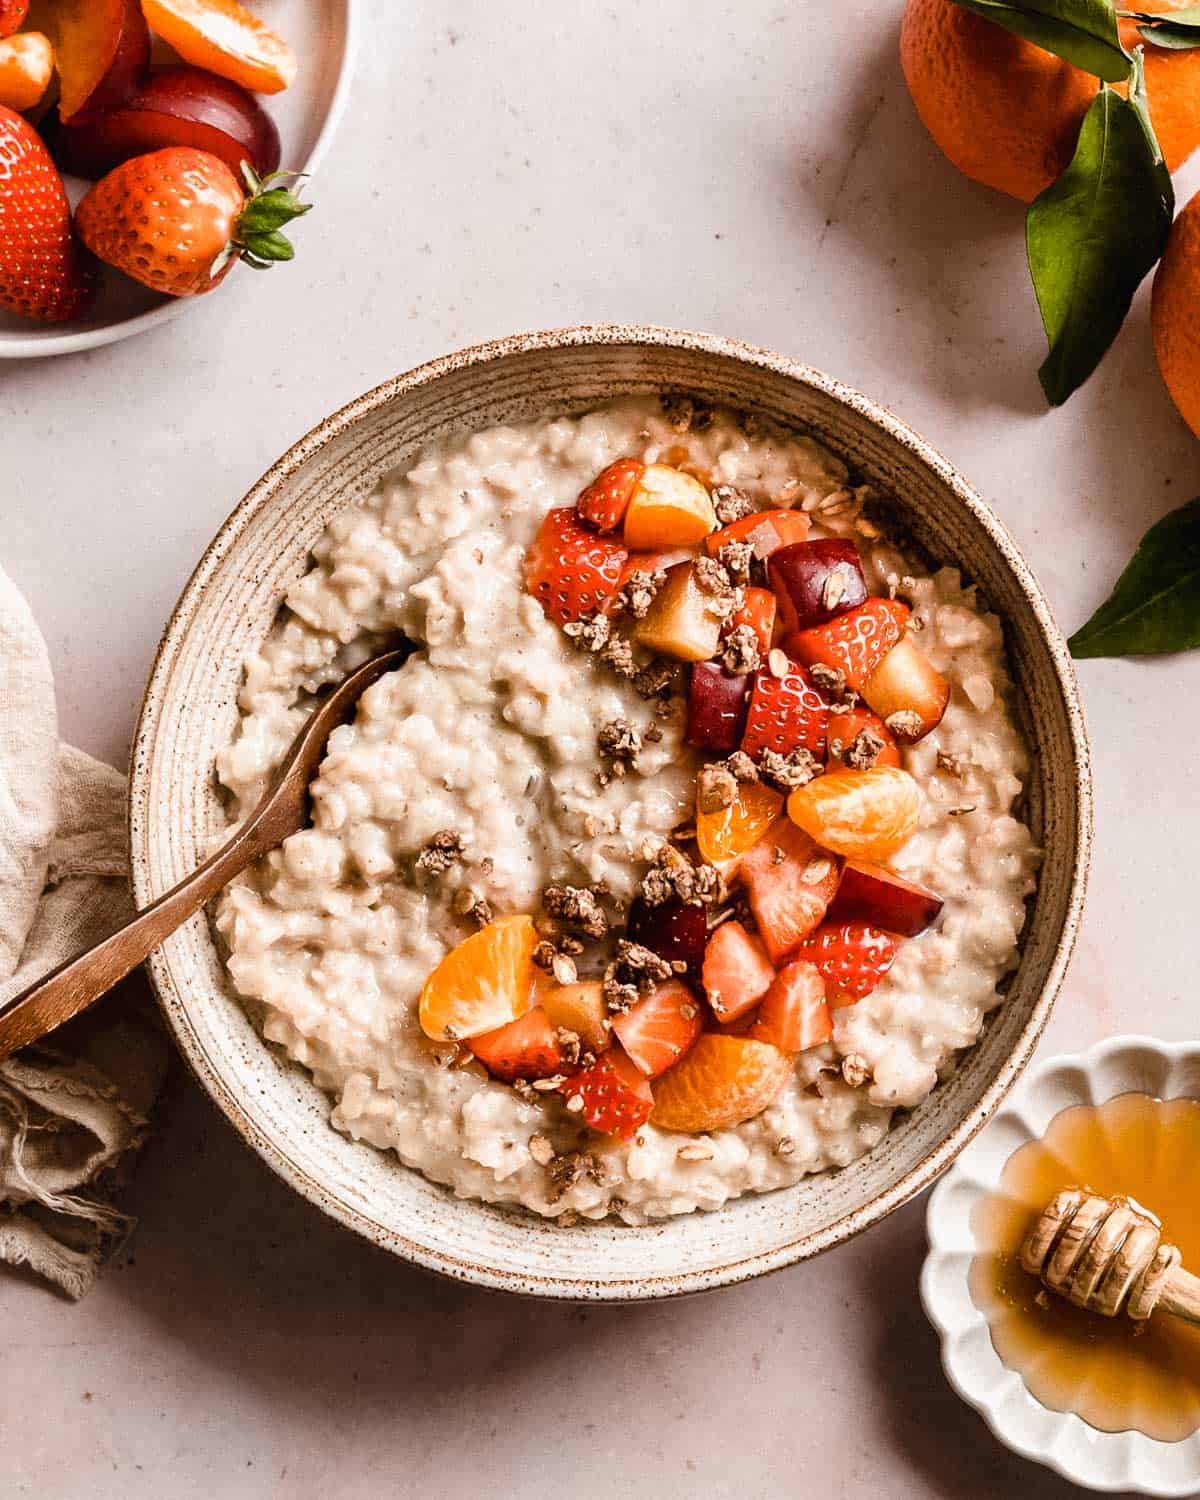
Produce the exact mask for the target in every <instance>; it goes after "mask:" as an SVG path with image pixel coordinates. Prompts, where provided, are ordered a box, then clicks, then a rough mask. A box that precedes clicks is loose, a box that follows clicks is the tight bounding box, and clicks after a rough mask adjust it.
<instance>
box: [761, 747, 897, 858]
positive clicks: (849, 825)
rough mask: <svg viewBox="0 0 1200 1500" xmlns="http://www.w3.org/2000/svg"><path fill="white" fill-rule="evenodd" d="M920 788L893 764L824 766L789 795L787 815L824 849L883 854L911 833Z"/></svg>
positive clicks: (851, 855)
mask: <svg viewBox="0 0 1200 1500" xmlns="http://www.w3.org/2000/svg"><path fill="white" fill-rule="evenodd" d="M922 800H923V799H922V796H921V788H920V787H919V786H918V785H917V783H916V782H915V781H914V780H913V778H912V777H911V776H910V775H909V774H908V772H907V771H902V770H900V768H899V767H898V766H881V765H877V766H873V767H872V768H871V770H869V771H827V772H826V773H825V775H824V776H818V777H817V779H816V780H815V781H810V782H809V783H808V785H807V786H802V787H797V788H796V790H795V791H794V792H793V793H792V794H791V796H790V797H789V798H788V817H790V818H791V820H792V822H793V823H796V824H797V825H798V826H799V827H801V828H802V829H803V830H804V832H805V833H807V834H808V836H809V838H811V839H815V840H816V841H817V843H818V844H820V845H821V846H822V847H823V848H825V849H832V850H833V852H834V853H835V854H844V855H846V856H847V857H848V858H850V859H871V860H881V859H887V857H888V856H889V855H891V854H895V852H896V850H897V849H899V848H900V846H901V845H902V844H904V843H906V842H907V841H908V839H909V838H910V837H911V836H912V834H913V833H915V832H916V828H917V824H918V823H919V822H920V820H921V803H922Z"/></svg>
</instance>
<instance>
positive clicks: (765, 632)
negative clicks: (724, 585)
mask: <svg viewBox="0 0 1200 1500" xmlns="http://www.w3.org/2000/svg"><path fill="white" fill-rule="evenodd" d="M778 607H779V606H778V604H777V603H776V601H775V595H774V594H773V593H772V592H771V590H770V589H756V588H748V589H746V590H745V591H744V592H743V595H742V603H741V607H740V608H739V609H736V610H734V612H733V614H732V615H731V616H730V617H729V629H730V630H736V629H737V628H738V626H739V625H749V627H750V629H751V630H753V632H754V634H755V635H756V636H757V637H758V649H759V650H760V651H761V652H762V654H763V656H764V657H765V656H766V654H767V652H768V651H770V649H771V642H772V640H773V639H774V636H775V611H776V610H777V609H778Z"/></svg>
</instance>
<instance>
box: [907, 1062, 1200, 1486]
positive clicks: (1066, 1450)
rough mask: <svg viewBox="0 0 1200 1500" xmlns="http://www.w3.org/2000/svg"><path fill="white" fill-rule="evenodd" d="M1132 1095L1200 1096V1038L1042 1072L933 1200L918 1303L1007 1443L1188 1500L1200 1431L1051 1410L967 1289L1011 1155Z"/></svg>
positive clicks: (1083, 1480)
mask: <svg viewBox="0 0 1200 1500" xmlns="http://www.w3.org/2000/svg"><path fill="white" fill-rule="evenodd" d="M1128 1093H1142V1094H1150V1095H1153V1096H1154V1097H1156V1098H1159V1099H1174V1098H1197V1097H1200V1042H1180V1043H1173V1044H1172V1043H1166V1042H1158V1041H1155V1040H1154V1039H1153V1038H1151V1037H1141V1036H1121V1037H1114V1038H1112V1040H1110V1041H1107V1042H1103V1043H1101V1044H1100V1045H1099V1046H1097V1047H1093V1048H1092V1049H1091V1050H1090V1051H1088V1052H1083V1053H1078V1054H1070V1055H1068V1056H1065V1057H1059V1058H1051V1059H1048V1060H1047V1061H1045V1062H1043V1063H1040V1064H1038V1065H1036V1066H1035V1067H1033V1068H1032V1069H1031V1070H1030V1072H1029V1073H1028V1074H1027V1075H1026V1077H1025V1078H1024V1080H1023V1081H1022V1083H1021V1085H1020V1086H1019V1087H1018V1088H1017V1089H1016V1090H1015V1092H1014V1093H1013V1095H1012V1097H1011V1098H1010V1099H1009V1100H1008V1101H1007V1102H1006V1104H1005V1105H1004V1107H1003V1108H1002V1109H1001V1110H1000V1111H999V1112H998V1113H997V1114H996V1115H995V1117H994V1118H993V1119H992V1121H991V1123H990V1124H989V1125H988V1126H987V1128H986V1129H985V1130H983V1131H981V1132H980V1134H979V1135H977V1136H976V1137H975V1139H974V1140H973V1141H972V1142H971V1144H970V1145H969V1146H968V1147H967V1148H966V1150H965V1151H964V1152H963V1153H962V1154H961V1155H960V1156H959V1158H958V1160H957V1162H956V1163H955V1165H954V1166H953V1168H952V1169H951V1170H950V1172H949V1173H948V1174H947V1175H946V1177H944V1178H943V1180H942V1181H941V1183H940V1184H939V1185H938V1187H937V1188H936V1189H935V1191H934V1192H933V1194H932V1195H931V1197H930V1200H929V1208H928V1212H927V1216H926V1222H927V1228H928V1234H929V1253H928V1255H927V1256H926V1259H925V1265H924V1269H923V1270H922V1273H921V1301H922V1303H923V1305H924V1307H925V1311H926V1313H927V1315H928V1317H929V1319H930V1321H931V1322H932V1323H933V1325H934V1327H935V1328H936V1329H937V1330H938V1333H939V1334H940V1335H941V1341H942V1365H943V1368H944V1369H945V1371H946V1376H947V1378H948V1380H949V1381H950V1384H951V1385H952V1386H953V1387H954V1389H955V1390H956V1391H957V1392H958V1394H959V1395H960V1396H961V1397H962V1398H963V1400H964V1401H966V1402H968V1403H969V1404H970V1405H971V1406H973V1407H974V1408H975V1409H976V1410H977V1411H978V1412H979V1413H980V1415H981V1416H982V1417H983V1418H984V1420H985V1421H986V1422H987V1424H988V1426H989V1427H990V1428H991V1429H992V1431H993V1432H994V1433H995V1435H996V1436H997V1437H998V1438H999V1439H1000V1441H1001V1442H1003V1443H1005V1444H1006V1445H1007V1446H1008V1447H1010V1448H1012V1449H1013V1450H1014V1451H1015V1452H1017V1453H1020V1454H1022V1455H1023V1456H1024V1457H1026V1458H1031V1459H1033V1460H1034V1461H1035V1462H1037V1463H1042V1464H1045V1465H1047V1466H1048V1467H1049V1468H1051V1469H1054V1470H1056V1471H1057V1472H1058V1473H1059V1474H1061V1475H1063V1477H1064V1478H1066V1479H1070V1480H1072V1481H1073V1482H1074V1483H1076V1484H1079V1485H1084V1486H1086V1487H1087V1488H1089V1489H1093V1490H1106V1491H1113V1490H1136V1491H1139V1492H1141V1493H1143V1494H1147V1495H1190V1494H1192V1493H1193V1492H1194V1491H1195V1490H1197V1489H1200V1431H1196V1432H1194V1433H1192V1434H1191V1435H1190V1436H1189V1437H1186V1438H1184V1439H1182V1440H1181V1441H1179V1442H1162V1441H1159V1440H1157V1439H1155V1438H1150V1437H1147V1436H1146V1435H1145V1434H1144V1433H1141V1432H1133V1431H1126V1432H1101V1431H1099V1430H1097V1429H1096V1428H1094V1427H1091V1426H1089V1425H1088V1424H1087V1423H1086V1422H1084V1421H1083V1420H1081V1418H1080V1417H1078V1416H1076V1415H1075V1413H1073V1412H1060V1411H1052V1410H1050V1409H1049V1408H1048V1407H1046V1406H1043V1405H1042V1403H1041V1402H1040V1401H1038V1400H1037V1399H1036V1398H1035V1397H1034V1396H1033V1395H1031V1394H1030V1392H1029V1390H1028V1389H1027V1387H1026V1385H1025V1382H1024V1380H1023V1379H1022V1377H1021V1375H1020V1374H1019V1372H1018V1371H1016V1370H1013V1369H1010V1368H1009V1367H1008V1366H1006V1365H1005V1364H1004V1363H1003V1362H1002V1361H1001V1359H1000V1357H999V1355H998V1354H997V1353H996V1350H995V1348H994V1347H993V1345H992V1338H991V1331H990V1328H989V1325H988V1320H987V1317H986V1316H985V1314H984V1312H983V1311H982V1310H981V1309H980V1308H979V1307H977V1306H976V1305H975V1302H974V1300H973V1299H972V1296H971V1291H970V1287H969V1281H968V1278H969V1274H970V1269H971V1263H972V1261H973V1259H974V1258H975V1255H976V1252H977V1249H978V1246H977V1241H976V1235H975V1232H974V1230H973V1228H972V1221H973V1214H974V1211H975V1208H976V1205H977V1204H978V1203H979V1202H980V1201H981V1200H982V1199H983V1198H984V1197H985V1196H986V1195H988V1194H991V1193H993V1192H995V1190H996V1188H997V1186H998V1185H999V1182H1000V1177H1001V1174H1002V1172H1003V1171H1004V1167H1005V1165H1006V1163H1007V1162H1008V1161H1009V1159H1010V1157H1011V1156H1012V1155H1013V1153H1014V1152H1015V1151H1017V1150H1019V1149H1020V1147H1022V1146H1023V1145H1025V1144H1026V1143H1027V1142H1029V1141H1033V1140H1038V1139H1040V1138H1041V1137H1042V1136H1043V1135H1044V1133H1045V1131H1046V1129H1047V1127H1048V1126H1049V1124H1050V1122H1051V1120H1052V1119H1053V1118H1054V1117H1055V1115H1057V1114H1058V1113H1059V1112H1060V1111H1061V1110H1064V1109H1067V1108H1069V1107H1070V1106H1071V1105H1080V1104H1082V1105H1095V1104H1102V1103H1103V1102H1104V1101H1105V1100H1107V1099H1111V1098H1113V1097H1115V1096H1116V1095H1118V1094H1128Z"/></svg>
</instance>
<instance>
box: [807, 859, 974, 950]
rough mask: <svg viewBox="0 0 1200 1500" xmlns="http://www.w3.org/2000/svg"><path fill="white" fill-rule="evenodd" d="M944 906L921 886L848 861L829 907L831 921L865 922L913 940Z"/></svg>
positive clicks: (887, 872)
mask: <svg viewBox="0 0 1200 1500" xmlns="http://www.w3.org/2000/svg"><path fill="white" fill-rule="evenodd" d="M944 904H945V903H944V902H943V901H942V898H941V897H940V896H935V895H934V893H933V892H932V891H927V890H926V889H925V887H924V886H920V885H916V884H915V883H914V882H913V881H911V880H905V879H904V877H903V876H902V875H895V874H893V873H892V871H891V870H885V869H884V868H883V866H882V865H870V864H866V863H864V862H863V861H861V860H853V859H848V860H847V861H846V864H845V868H844V869H843V870H842V878H841V880H840V881H839V883H838V888H837V891H836V893H835V894H834V898H833V901H832V903H831V904H830V907H829V915H828V920H829V921H830V922H866V923H867V924H868V925H869V926H871V927H879V928H881V929H882V930H883V931H884V932H891V933H895V934H896V935H897V936H898V937H916V935H917V933H919V932H924V931H925V929H926V928H927V927H929V926H931V925H932V924H933V923H934V922H936V921H937V919H938V916H939V915H940V913H941V910H942V907H943V905H944Z"/></svg>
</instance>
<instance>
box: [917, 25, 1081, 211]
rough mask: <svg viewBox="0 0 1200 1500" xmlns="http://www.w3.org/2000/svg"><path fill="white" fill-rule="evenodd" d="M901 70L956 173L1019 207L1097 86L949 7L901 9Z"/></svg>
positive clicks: (1067, 154)
mask: <svg viewBox="0 0 1200 1500" xmlns="http://www.w3.org/2000/svg"><path fill="white" fill-rule="evenodd" d="M900 63H901V66H902V67H903V69H904V77H905V80H906V82H907V83H908V91H909V93H910V94H911V95H912V97H913V103H914V104H915V105H916V107H917V113H918V114H919V115H920V117H921V121H922V123H923V124H924V126H925V128H926V130H928V131H929V134H930V135H931V136H932V137H933V139H934V140H935V141H936V142H937V144H938V145H939V146H940V147H941V149H942V150H943V151H944V152H945V154H946V155H947V156H948V157H949V158H950V160H951V161H952V162H953V163H954V165H955V166H956V167H957V168H958V169H959V171H961V172H965V173H966V175H967V176H968V177H973V178H974V179H975V181H976V182H982V183H985V184H986V185H987V186H988V187H994V188H999V190H1000V191H1001V192H1002V193H1009V194H1011V196H1012V197H1014V198H1020V199H1021V200H1022V202H1025V203H1031V202H1032V201H1033V199H1034V198H1036V197H1037V195H1038V194H1039V193H1040V192H1041V191H1042V189H1043V188H1046V187H1049V185H1050V184H1051V183H1052V182H1053V181H1054V180H1055V178H1056V177H1058V176H1059V175H1060V174H1061V173H1062V171H1063V169H1064V168H1065V167H1066V166H1067V164H1068V162H1069V161H1070V160H1071V156H1072V155H1073V153H1074V150H1075V142H1076V138H1077V137H1078V134H1079V126H1080V123H1081V122H1082V120H1083V117H1084V115H1085V114H1086V113H1087V109H1088V106H1089V105H1090V104H1091V102H1092V100H1093V99H1094V98H1095V95H1096V92H1097V89H1098V88H1099V80H1098V79H1096V78H1093V77H1092V76H1091V75H1090V74H1088V73H1084V72H1081V71H1080V69H1078V68H1076V67H1073V66H1072V65H1071V64H1070V63H1068V62H1064V61H1063V59H1062V58H1060V57H1055V56H1054V55H1053V54H1052V53H1050V52H1046V51H1044V50H1043V49H1042V48H1041V47H1035V46H1034V45H1033V43H1032V42H1027V41H1025V40H1024V39H1023V38H1021V37H1018V36H1014V35H1013V34H1012V33H1011V32H1009V31H1005V30H1004V29H1003V28H1002V27H1000V26H995V25H993V24H992V22H991V21H985V20H983V19H982V17H980V16H977V15H974V14H973V13H972V12H971V11H968V10H964V9H963V8H962V7H961V6H959V5H955V4H954V3H953V0H907V3H906V5H905V7H904V20H903V22H902V23H901V27H900Z"/></svg>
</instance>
